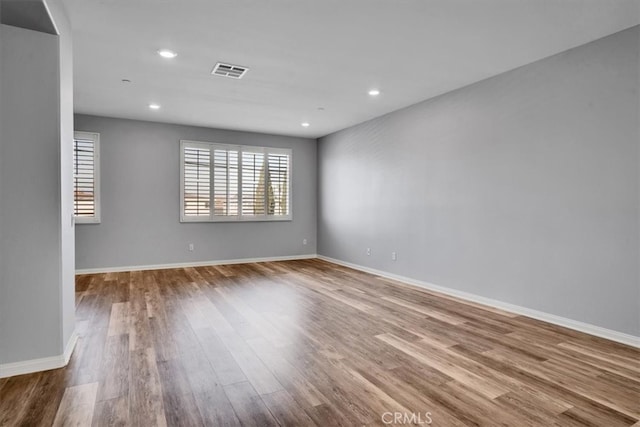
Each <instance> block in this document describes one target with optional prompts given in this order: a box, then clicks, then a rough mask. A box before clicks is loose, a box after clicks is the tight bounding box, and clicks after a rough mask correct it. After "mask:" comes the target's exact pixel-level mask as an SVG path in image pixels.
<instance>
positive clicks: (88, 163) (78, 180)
mask: <svg viewBox="0 0 640 427" xmlns="http://www.w3.org/2000/svg"><path fill="white" fill-rule="evenodd" d="M99 154H100V134H97V133H92V132H75V133H74V138H73V213H74V215H75V218H76V222H77V223H99V222H100V185H99V182H100V180H99V177H100V174H99V171H100V161H99V159H100V155H99Z"/></svg>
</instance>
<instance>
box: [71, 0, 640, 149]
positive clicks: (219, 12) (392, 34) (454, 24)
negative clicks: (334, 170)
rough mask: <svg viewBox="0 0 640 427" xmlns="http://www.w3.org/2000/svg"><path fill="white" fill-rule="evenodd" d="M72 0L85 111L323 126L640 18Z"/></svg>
mask: <svg viewBox="0 0 640 427" xmlns="http://www.w3.org/2000/svg"><path fill="white" fill-rule="evenodd" d="M64 3H65V5H66V7H67V10H68V13H69V16H70V19H71V22H72V26H73V32H74V69H75V70H74V72H75V109H76V112H79V113H87V114H96V115H104V116H110V117H123V118H131V119H141V120H152V121H161V122H169V123H180V124H190V125H200V126H207V127H216V128H225V129H239V130H248V131H256V132H266V133H273V134H283V135H294V136H306V137H313V138H315V137H319V136H323V135H326V134H329V133H331V132H334V131H337V130H340V129H343V128H345V127H348V126H351V125H354V124H356V123H360V122H363V121H366V120H368V119H371V118H374V117H377V116H380V115H382V114H385V113H388V112H390V111H393V110H397V109H399V108H402V107H405V106H408V105H411V104H414V103H416V102H419V101H421V100H424V99H427V98H431V97H433V96H436V95H439V94H442V93H445V92H448V91H451V90H454V89H457V88H460V87H462V86H465V85H468V84H471V83H474V82H477V81H479V80H482V79H485V78H487V77H490V76H493V75H496V74H499V73H502V72H504V71H507V70H511V69H513V68H516V67H519V66H522V65H525V64H528V63H531V62H533V61H536V60H538V59H541V58H544V57H546V56H549V55H552V54H555V53H558V52H561V51H564V50H566V49H569V48H572V47H575V46H579V45H581V44H584V43H587V42H590V41H592V40H595V39H598V38H601V37H604V36H606V35H609V34H612V33H614V32H617V31H620V30H623V29H625V28H628V27H631V26H633V25H636V24H638V23H639V22H640V12H639V5H640V2H639V1H638V0H413V1H409V0H385V1H383V0H269V1H266V0H253V1H251V0H201V1H196V0H64ZM160 48H169V49H173V50H175V51H177V52H178V57H177V58H175V59H173V60H167V59H163V58H161V57H160V56H158V55H157V54H156V51H157V50H158V49H160ZM218 61H222V62H228V63H232V64H238V65H243V66H246V67H249V68H250V70H249V72H248V73H247V75H246V76H245V77H244V78H243V79H242V80H233V79H228V78H223V77H217V76H212V75H210V72H211V69H212V67H213V66H214V65H215V63H216V62H218ZM121 79H130V80H132V83H129V84H125V83H122V82H121ZM373 87H376V88H379V89H380V90H381V91H382V93H381V95H380V96H378V97H377V98H372V97H370V96H369V95H368V94H367V91H368V90H369V89H370V88H373ZM150 102H157V103H159V104H161V105H162V108H161V109H160V110H158V111H151V110H149V109H148V107H147V105H148V104H149V103H150ZM319 107H323V108H324V111H322V110H319V109H318V108H319ZM303 121H308V122H309V123H311V126H310V127H308V128H303V127H301V126H300V123H301V122H303Z"/></svg>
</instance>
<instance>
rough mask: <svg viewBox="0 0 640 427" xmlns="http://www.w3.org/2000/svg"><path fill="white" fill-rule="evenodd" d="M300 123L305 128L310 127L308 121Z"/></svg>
mask: <svg viewBox="0 0 640 427" xmlns="http://www.w3.org/2000/svg"><path fill="white" fill-rule="evenodd" d="M300 125H301V126H302V127H303V128H308V127H309V123H307V122H302V123H300Z"/></svg>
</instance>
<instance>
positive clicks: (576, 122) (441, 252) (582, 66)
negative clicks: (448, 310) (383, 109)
mask: <svg viewBox="0 0 640 427" xmlns="http://www.w3.org/2000/svg"><path fill="white" fill-rule="evenodd" d="M639 37H640V34H639V27H634V28H632V29H629V30H626V31H623V32H620V33H617V34H614V35H612V36H609V37H606V38H604V39H601V40H597V41H595V42H593V43H590V44H587V45H584V46H581V47H578V48H575V49H572V50H570V51H567V52H564V53H561V54H559V55H555V56H553V57H550V58H547V59H544V60H541V61H538V62H536V63H533V64H530V65H528V66H525V67H522V68H519V69H517V70H514V71H511V72H508V73H505V74H502V75H499V76H497V77H494V78H491V79H488V80H485V81H482V82H480V83H477V84H474V85H471V86H468V87H465V88H463V89H460V90H457V91H455V92H451V93H448V94H445V95H443V96H440V97H438V98H434V99H432V100H429V101H426V102H423V103H420V104H417V105H414V106H412V107H409V108H407V109H404V110H401V111H397V112H394V113H391V114H389V115H386V116H383V117H380V118H377V119H374V120H372V121H369V122H366V123H363V124H361V125H358V126H355V127H352V128H349V129H346V130H343V131H340V132H338V133H335V134H332V135H329V136H327V137H325V138H322V139H321V140H320V142H319V147H318V162H319V214H318V252H319V253H320V254H322V255H325V256H329V257H333V258H337V259H340V260H344V261H348V262H352V263H355V264H360V265H363V266H367V267H371V268H375V269H379V270H384V271H387V272H391V273H395V274H399V275H404V276H407V277H411V278H414V279H418V280H423V281H427V282H430V283H434V284H437V285H440V286H446V287H449V288H452V289H457V290H460V291H465V292H469V293H472V294H476V295H480V296H484V297H488V298H493V299H496V300H500V301H505V302H508V303H512V304H517V305H520V306H524V307H528V308H531V309H535V310H541V311H544V312H547V313H551V314H555V315H559V316H563V317H567V318H570V319H575V320H578V321H583V322H587V323H590V324H593V325H597V326H601V327H604V328H609V329H612V330H616V331H620V332H623V333H628V334H633V335H636V336H638V335H640V325H639V313H640V307H639V303H640V285H639V270H638V268H639V267H638V265H639V259H640V254H639V248H638V246H639V218H640V216H639V201H640V200H639V175H638V169H639V153H638V151H639V150H638V144H639V119H638V117H639V108H638V102H639V94H638V84H639V83H638V82H639V75H638V59H639V58H638V51H639ZM367 247H370V248H371V249H372V254H371V256H367V255H366V252H365V251H366V249H365V248H367ZM392 251H397V253H398V260H397V261H395V262H394V261H392V260H391V256H390V254H391V252H392Z"/></svg>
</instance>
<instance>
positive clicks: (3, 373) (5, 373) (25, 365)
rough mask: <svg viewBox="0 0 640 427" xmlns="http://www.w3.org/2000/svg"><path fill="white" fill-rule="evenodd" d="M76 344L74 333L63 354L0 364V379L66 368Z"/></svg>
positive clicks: (76, 336) (76, 339)
mask: <svg viewBox="0 0 640 427" xmlns="http://www.w3.org/2000/svg"><path fill="white" fill-rule="evenodd" d="M77 342H78V334H77V333H76V332H74V333H73V334H72V335H71V338H69V341H68V342H67V345H66V347H65V349H64V353H62V354H59V355H57V356H51V357H43V358H41V359H32V360H25V361H22V362H14V363H4V364H0V378H7V377H13V376H15V375H24V374H31V373H34V372H39V371H48V370H50V369H58V368H63V367H65V366H67V364H68V363H69V359H71V354H72V353H73V349H74V348H75V346H76V343H77Z"/></svg>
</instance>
